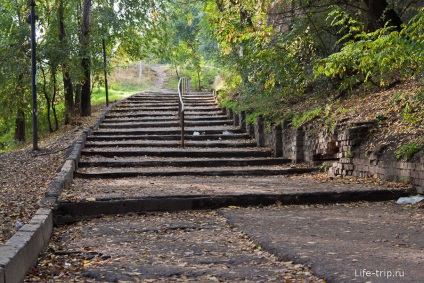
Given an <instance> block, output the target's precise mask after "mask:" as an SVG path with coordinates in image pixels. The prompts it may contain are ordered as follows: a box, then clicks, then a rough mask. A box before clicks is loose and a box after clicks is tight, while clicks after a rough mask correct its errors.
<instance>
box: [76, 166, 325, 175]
mask: <svg viewBox="0 0 424 283" xmlns="http://www.w3.org/2000/svg"><path fill="white" fill-rule="evenodd" d="M316 170H317V169H316V168H287V167H286V168H284V167H281V166H278V167H276V168H263V167H260V166H258V167H248V168H246V167H221V168H219V169H217V168H205V167H203V168H193V167H190V168H180V167H179V168H174V167H159V168H156V167H153V168H149V169H147V168H145V167H143V168H140V169H138V168H113V169H112V170H111V169H107V168H106V169H104V168H92V169H91V170H88V169H87V170H85V169H84V168H83V169H79V170H78V171H76V172H75V176H76V177H78V178H127V177H141V176H144V177H158V176H186V175H190V176H276V175H294V174H304V173H310V172H314V171H316Z"/></svg>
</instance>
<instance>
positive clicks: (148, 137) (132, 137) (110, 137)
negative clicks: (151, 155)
mask: <svg viewBox="0 0 424 283" xmlns="http://www.w3.org/2000/svg"><path fill="white" fill-rule="evenodd" d="M93 134H94V135H91V136H88V137H87V141H106V140H109V141H111V140H115V141H119V140H178V141H179V140H181V135H126V134H122V135H113V133H112V134H111V135H101V134H99V133H97V132H94V133H93ZM248 138H249V135H248V134H246V133H238V134H232V135H199V136H193V135H186V136H185V140H186V141H187V140H208V139H209V140H215V141H217V140H233V139H248Z"/></svg>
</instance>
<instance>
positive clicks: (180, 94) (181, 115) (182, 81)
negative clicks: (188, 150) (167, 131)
mask: <svg viewBox="0 0 424 283" xmlns="http://www.w3.org/2000/svg"><path fill="white" fill-rule="evenodd" d="M186 79H187V78H180V80H179V81H178V116H179V118H180V126H181V147H182V148H184V147H185V145H184V101H183V96H184V93H185V82H186Z"/></svg>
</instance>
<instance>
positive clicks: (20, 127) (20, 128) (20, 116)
mask: <svg viewBox="0 0 424 283" xmlns="http://www.w3.org/2000/svg"><path fill="white" fill-rule="evenodd" d="M24 77H25V75H24V74H20V75H18V78H17V84H16V86H15V89H16V97H17V98H18V101H17V104H18V110H17V112H16V119H15V136H14V138H15V141H16V142H25V141H26V133H25V132H26V121H25V111H24V94H23V93H24V91H23V90H24V88H23V87H22V85H23V82H22V80H23V78H24Z"/></svg>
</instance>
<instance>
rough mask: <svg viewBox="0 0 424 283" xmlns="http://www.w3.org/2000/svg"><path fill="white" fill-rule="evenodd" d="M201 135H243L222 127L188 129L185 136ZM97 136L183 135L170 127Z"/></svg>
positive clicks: (117, 131)
mask: <svg viewBox="0 0 424 283" xmlns="http://www.w3.org/2000/svg"><path fill="white" fill-rule="evenodd" d="M196 132H197V133H199V134H200V135H220V134H222V135H225V133H228V135H231V134H233V133H242V131H241V130H240V129H237V128H234V127H233V126H230V125H229V126H221V127H186V128H185V131H184V134H185V135H187V136H189V135H194V133H196ZM93 133H95V134H101V135H104V134H106V135H107V134H112V135H179V134H181V128H180V127H169V128H144V129H99V130H96V131H94V132H93Z"/></svg>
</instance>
